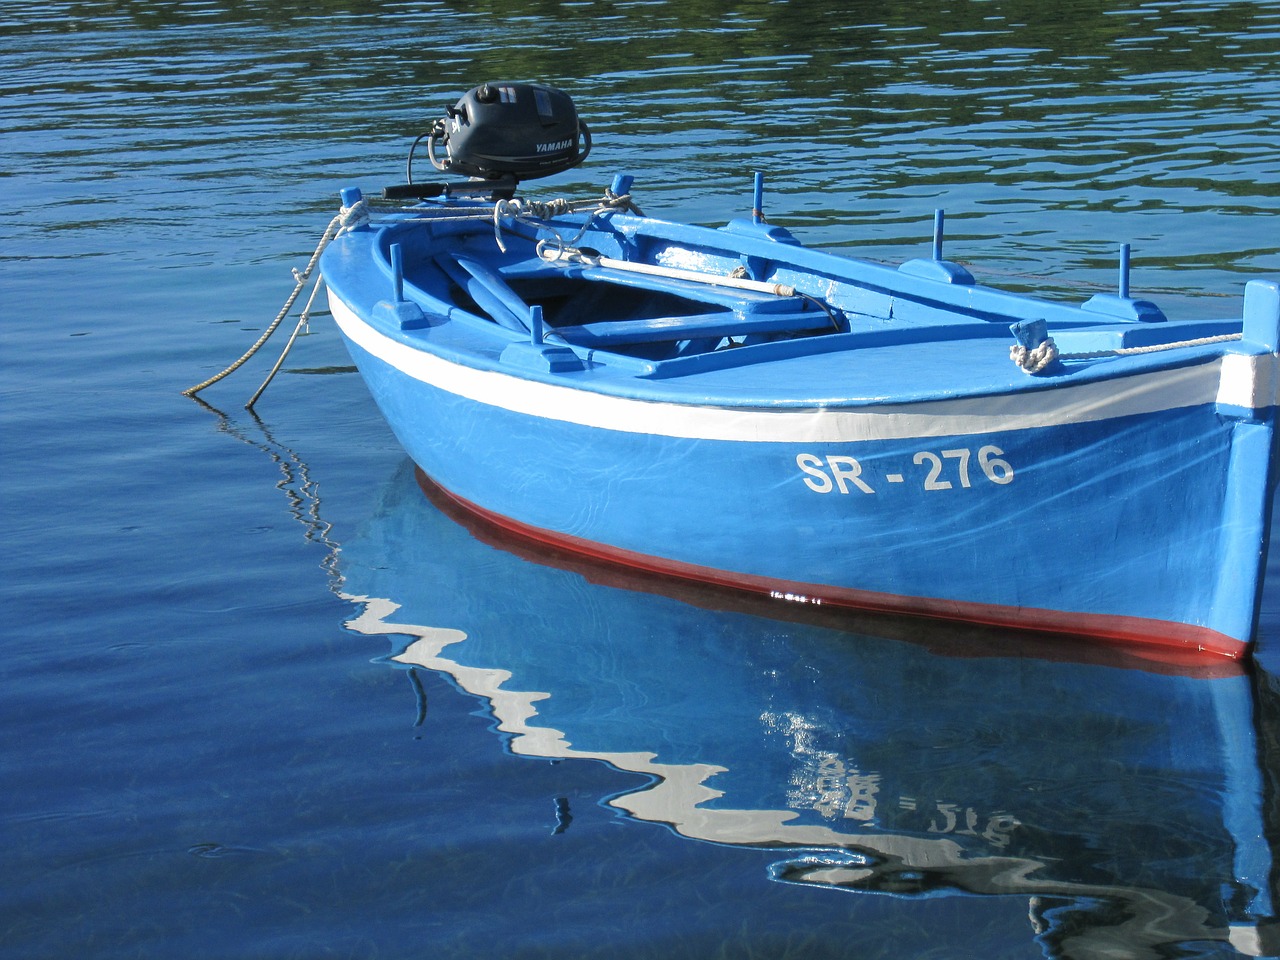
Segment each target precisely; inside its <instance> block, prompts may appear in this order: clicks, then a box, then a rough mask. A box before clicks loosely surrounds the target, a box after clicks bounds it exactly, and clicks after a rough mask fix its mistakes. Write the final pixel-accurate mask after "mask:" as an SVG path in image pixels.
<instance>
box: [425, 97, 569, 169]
mask: <svg viewBox="0 0 1280 960" xmlns="http://www.w3.org/2000/svg"><path fill="white" fill-rule="evenodd" d="M580 137H581V138H582V140H583V141H584V142H583V144H582V146H581V147H579V138H580ZM437 140H439V141H440V142H442V143H443V144H444V146H445V149H446V151H447V152H448V157H447V159H445V160H443V161H441V160H439V159H437V158H436V156H435V150H434V147H435V142H436V141H437ZM428 146H429V150H430V153H431V163H432V165H433V166H435V168H436V169H437V170H450V171H453V172H455V173H462V174H465V175H467V176H469V177H477V178H481V179H485V180H493V179H497V178H499V177H502V176H505V175H507V174H510V175H511V176H513V177H515V178H516V179H524V180H532V179H535V178H537V177H547V176H550V175H551V174H553V173H560V172H561V171H564V170H568V169H569V168H570V167H576V166H577V165H578V164H580V163H581V162H582V161H583V160H585V159H586V158H587V154H588V153H590V152H591V133H590V131H589V130H588V129H587V125H586V124H585V123H581V122H580V121H579V120H578V111H577V110H576V109H574V106H573V100H571V99H570V98H569V95H568V94H567V93H565V92H564V91H563V90H557V89H556V88H555V87H547V86H543V85H541V84H536V83H485V84H481V85H480V86H478V87H476V88H475V89H474V90H471V91H470V92H468V93H467V94H466V95H465V96H464V97H463V98H462V99H461V100H459V101H458V102H457V104H456V105H455V106H453V107H451V108H450V109H449V115H448V116H447V117H445V118H444V119H443V120H440V121H439V122H438V123H437V124H436V128H435V130H433V131H432V139H431V140H430V141H429V142H428Z"/></svg>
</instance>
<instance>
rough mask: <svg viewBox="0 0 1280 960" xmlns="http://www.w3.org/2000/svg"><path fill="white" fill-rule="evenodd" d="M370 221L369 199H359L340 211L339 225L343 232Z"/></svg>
mask: <svg viewBox="0 0 1280 960" xmlns="http://www.w3.org/2000/svg"><path fill="white" fill-rule="evenodd" d="M368 223H369V201H368V200H357V201H356V202H355V203H353V204H352V205H351V206H349V207H342V208H341V209H340V210H339V211H338V226H339V227H340V228H341V229H342V232H344V233H345V232H346V231H348V230H354V229H356V228H357V227H363V226H365V225H367V224H368Z"/></svg>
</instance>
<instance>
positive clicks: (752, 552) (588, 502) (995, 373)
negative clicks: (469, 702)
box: [323, 201, 1280, 655]
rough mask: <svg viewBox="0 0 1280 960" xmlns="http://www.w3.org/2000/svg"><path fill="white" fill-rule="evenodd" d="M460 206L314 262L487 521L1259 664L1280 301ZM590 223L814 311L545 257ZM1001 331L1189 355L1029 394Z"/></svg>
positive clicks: (416, 424) (399, 430) (790, 588)
mask: <svg viewBox="0 0 1280 960" xmlns="http://www.w3.org/2000/svg"><path fill="white" fill-rule="evenodd" d="M451 203H452V202H451V201H439V202H431V203H428V204H426V205H424V206H423V207H422V208H416V209H415V210H414V212H413V215H412V222H410V219H409V218H406V219H405V220H404V221H403V222H399V221H397V220H396V219H395V218H393V219H392V221H391V222H390V223H389V224H386V225H383V226H381V227H380V228H379V229H377V230H357V231H353V232H352V233H350V234H348V235H345V236H343V237H340V238H338V239H337V240H336V241H335V242H334V243H333V244H332V245H331V246H330V248H329V250H328V251H327V252H326V254H325V260H324V264H323V269H324V271H325V276H326V279H327V281H328V283H329V287H330V291H331V294H330V296H331V304H332V306H333V308H334V316H335V318H336V319H337V321H338V324H339V327H340V329H341V330H342V332H343V334H344V336H345V337H346V338H347V340H348V343H349V346H350V348H351V352H352V355H353V357H354V358H355V360H356V363H357V365H358V366H359V368H360V370H361V372H362V374H363V375H364V377H365V379H366V380H367V381H368V382H369V385H370V388H371V390H372V392H373V394H374V396H375V398H376V399H377V400H378V403H379V405H380V406H381V407H382V410H383V413H384V415H385V416H386V418H387V420H388V422H389V423H390V424H391V426H392V428H393V429H394V430H395V432H396V434H397V436H398V437H399V439H400V441H401V443H402V444H403V445H404V446H405V448H406V450H407V451H408V452H409V453H410V455H411V456H412V457H413V458H414V460H415V461H416V462H417V463H418V464H419V465H420V466H421V467H422V468H423V469H424V470H425V471H426V472H427V473H428V474H429V475H430V476H432V477H433V478H434V479H435V480H436V481H437V482H438V483H440V484H441V485H442V486H443V487H445V488H446V489H447V490H449V491H450V492H451V493H452V494H453V495H454V496H456V497H457V498H459V500H461V501H464V502H466V503H468V504H469V505H470V507H471V508H472V509H474V510H476V511H479V512H483V513H484V514H485V515H487V516H491V517H494V518H497V519H498V520H499V521H500V522H502V523H504V524H507V525H509V526H510V527H511V528H512V529H515V530H518V531H520V532H521V533H522V534H523V535H525V536H530V537H534V538H538V539H542V540H546V541H549V542H552V543H555V544H557V545H558V546H560V547H565V548H568V549H573V550H581V551H583V552H585V553H588V554H591V555H595V556H599V557H603V558H607V559H609V560H611V561H613V562H617V563H623V564H628V565H632V566H639V567H644V568H646V569H655V570H661V571H664V572H666V573H668V574H672V575H676V576H681V577H686V578H691V579H700V580H706V581H710V582H713V583H723V584H726V585H731V586H736V587H740V588H742V589H748V590H753V591H757V592H762V593H772V594H776V595H779V596H781V597H784V598H785V597H790V598H792V601H791V602H805V603H810V602H813V603H823V604H836V605H850V606H858V607H869V608H873V609H892V610H904V611H914V612H918V613H922V614H924V615H928V616H934V617H946V618H954V619H963V620H971V621H976V622H981V623H996V624H1009V625H1018V626H1023V627H1030V628H1034V629H1040V630H1045V631H1050V632H1059V633H1076V634H1079V633H1084V634H1090V635H1094V636H1099V637H1104V638H1110V639H1115V640H1122V641H1132V642H1140V643H1148V644H1157V645H1164V646H1169V647H1172V648H1177V649H1186V650H1193V651H1194V650H1197V649H1202V648H1203V649H1211V650H1214V651H1216V652H1218V653H1222V654H1227V655H1239V654H1241V653H1242V652H1243V651H1244V650H1245V649H1246V647H1247V644H1248V642H1249V641H1250V638H1251V636H1252V630H1253V624H1254V622H1255V619H1256V607H1257V599H1258V595H1259V594H1258V584H1259V576H1260V571H1261V563H1260V558H1261V557H1262V555H1263V550H1264V549H1265V546H1266V543H1265V540H1266V531H1267V526H1268V525H1267V522H1266V520H1267V518H1266V516H1265V511H1266V509H1267V504H1268V503H1269V502H1270V499H1269V496H1268V491H1269V490H1270V489H1271V488H1272V486H1273V484H1274V482H1275V471H1274V465H1273V462H1272V461H1273V448H1274V420H1275V406H1276V396H1275V394H1276V384H1277V383H1280V373H1278V372H1277V356H1276V354H1275V353H1274V350H1275V344H1276V342H1277V340H1278V339H1280V333H1278V329H1280V292H1278V291H1280V287H1277V285H1276V284H1274V283H1270V282H1264V281H1255V282H1253V283H1251V284H1250V285H1249V287H1248V290H1247V297H1246V306H1245V310H1244V312H1243V316H1236V317H1228V318H1224V319H1222V320H1217V321H1196V322H1191V323H1188V322H1181V321H1171V320H1167V319H1165V317H1164V315H1163V313H1159V317H1158V318H1155V316H1154V315H1153V314H1152V313H1151V312H1150V311H1146V310H1144V309H1142V308H1141V307H1140V306H1137V304H1140V303H1142V302H1139V301H1131V300H1128V299H1126V298H1123V297H1116V296H1112V297H1111V300H1110V301H1108V303H1107V304H1104V305H1102V306H1101V307H1100V306H1099V304H1100V301H1098V300H1097V298H1095V301H1094V302H1093V303H1091V304H1086V305H1084V306H1080V307H1077V306H1072V305H1069V304H1062V303H1054V302H1049V301H1043V300H1039V299H1036V298H1033V297H1027V296H1021V295H1015V294H1011V293H1008V292H1005V291H1001V290H998V289H995V288H992V287H988V286H984V285H982V284H979V283H977V282H975V281H974V280H973V276H972V274H970V273H969V272H968V271H967V270H964V268H956V269H951V266H950V265H949V264H948V262H947V261H942V260H930V261H918V262H917V263H918V264H920V265H922V266H918V267H917V266H910V265H908V267H907V268H906V269H895V268H894V267H892V266H885V265H881V264H874V263H868V262H863V261H857V260H848V259H844V258H838V257H834V256H831V255H828V254H823V253H820V252H817V251H813V250H808V249H805V248H804V247H802V246H800V245H799V244H797V243H796V242H795V238H793V237H791V236H790V234H785V231H784V232H783V233H779V232H778V231H779V229H780V228H773V227H767V226H766V225H763V224H752V223H749V222H746V221H734V222H733V223H732V224H730V225H729V226H728V227H727V228H725V229H719V230H716V229H710V228H705V227H694V226H689V225H683V224H678V223H668V222H664V221H657V220H652V219H648V218H644V217H639V216H634V215H630V214H622V213H616V212H611V213H609V214H608V215H605V216H600V217H595V218H591V219H589V220H587V219H584V218H583V216H582V215H572V216H568V215H566V216H564V217H559V218H556V219H555V220H554V221H552V222H549V223H548V224H547V225H546V227H545V229H539V228H537V227H535V226H533V225H530V224H527V223H523V222H521V223H519V224H517V223H515V222H512V223H510V224H508V226H509V227H510V229H509V230H507V231H506V232H505V234H504V237H505V245H506V247H507V249H506V251H505V252H504V251H501V250H499V248H498V246H497V244H496V242H495V241H494V236H493V224H492V221H491V219H488V218H487V215H485V216H486V219H480V218H479V217H477V219H475V220H457V219H445V218H444V214H446V213H447V212H449V211H451V210H452V209H453V207H451V206H450V204H451ZM470 207H472V208H475V209H476V210H477V212H478V213H479V212H480V211H482V210H484V209H485V208H483V207H479V208H476V207H475V205H474V204H473V205H470ZM437 217H438V219H437ZM575 235H577V236H579V239H578V241H577V242H578V243H579V244H580V245H581V246H582V247H584V248H590V249H592V250H595V251H597V252H598V253H599V254H600V255H602V256H604V257H609V258H615V259H626V260H631V261H635V262H641V263H645V264H649V265H655V266H659V267H663V268H671V269H673V270H680V271H693V272H695V273H699V274H704V275H707V276H709V277H713V276H718V277H728V276H730V275H741V273H743V272H746V273H747V274H749V275H751V276H753V277H755V278H757V279H760V280H764V281H767V282H768V283H770V284H782V285H787V286H790V287H794V288H795V289H796V291H797V293H798V296H796V297H790V296H785V297H779V296H774V295H772V294H768V293H760V292H755V291H746V290H737V289H732V288H729V287H725V286H721V285H719V284H715V283H711V282H706V283H704V282H700V281H691V280H689V279H687V278H684V277H680V278H673V277H654V276H648V275H641V274H635V273H631V272H628V271H621V270H616V269H611V268H608V267H602V266H592V265H588V264H581V263H574V264H568V265H566V264H563V263H558V264H550V263H546V262H543V261H541V260H540V259H539V258H538V257H537V256H536V255H535V251H534V247H535V244H536V243H537V242H538V241H539V240H542V239H551V240H555V239H556V238H564V237H573V236H575ZM392 243H398V244H400V245H401V249H402V256H403V262H404V267H403V274H404V281H403V287H404V289H403V296H404V298H405V302H406V303H410V304H414V305H416V306H417V307H418V308H420V309H421V311H422V314H423V317H424V318H429V321H430V322H424V323H422V324H420V325H418V326H416V327H413V328H411V329H402V325H401V324H400V323H398V322H396V318H395V316H391V315H388V311H387V310H386V309H384V308H379V307H378V304H379V302H380V301H381V300H382V298H384V297H385V296H386V290H387V280H386V278H387V277H388V276H390V275H392V274H393V273H394V271H393V269H392V266H391V263H390V253H389V250H390V245H391V244H392ZM961 271H963V272H961ZM459 290H461V291H465V294H466V296H465V298H464V299H459V298H458V297H457V296H456V291H459ZM1155 310H1156V311H1157V312H1158V308H1155ZM535 311H536V312H537V313H538V314H540V315H541V323H542V325H543V328H544V330H545V338H546V342H545V343H539V342H537V341H538V339H539V338H538V336H537V334H536V333H533V332H531V327H535V328H536V324H534V322H533V321H532V320H531V316H532V315H533V314H534V313H535ZM828 311H830V313H828ZM833 318H834V319H835V320H836V321H837V323H832V319H833ZM557 328H559V329H558V332H557ZM1011 328H1013V329H1016V330H1026V331H1032V332H1033V334H1034V335H1033V336H1032V335H1031V334H1029V336H1030V337H1031V339H1033V340H1035V341H1036V342H1039V340H1040V339H1042V338H1043V336H1045V335H1047V336H1050V337H1053V338H1054V339H1055V342H1059V344H1060V349H1061V350H1063V351H1064V353H1065V352H1067V351H1069V350H1070V349H1071V348H1078V347H1087V348H1089V349H1090V350H1102V351H1106V350H1110V349H1115V348H1116V347H1120V346H1124V347H1128V346H1132V345H1142V346H1162V345H1170V346H1171V348H1170V349H1165V350H1158V351H1155V352H1150V353H1139V354H1128V355H1115V354H1106V353H1104V354H1103V355H1102V356H1097V357H1082V358H1076V359H1073V358H1070V357H1069V356H1068V357H1067V358H1066V359H1065V361H1064V362H1060V363H1058V364H1055V365H1054V366H1053V367H1052V368H1051V370H1052V373H1051V375H1042V376H1034V377H1033V376H1028V375H1027V374H1025V373H1024V372H1023V371H1022V370H1021V369H1020V368H1018V367H1017V366H1016V365H1015V364H1014V363H1013V362H1012V361H1011V360H1010V359H1009V348H1010V347H1011V346H1012V345H1013V344H1014V343H1015V342H1016V341H1015V340H1014V338H1013V336H1012V335H1011V334H1010V329H1011ZM1242 331H1243V332H1244V339H1243V340H1239V339H1237V340H1234V341H1226V342H1202V343H1187V344H1185V345H1179V344H1183V343H1184V341H1199V340H1202V338H1206V337H1207V338H1214V337H1220V336H1221V335H1223V334H1240V333H1241V332H1242ZM1082 352H1085V351H1082ZM797 598H798V600H797Z"/></svg>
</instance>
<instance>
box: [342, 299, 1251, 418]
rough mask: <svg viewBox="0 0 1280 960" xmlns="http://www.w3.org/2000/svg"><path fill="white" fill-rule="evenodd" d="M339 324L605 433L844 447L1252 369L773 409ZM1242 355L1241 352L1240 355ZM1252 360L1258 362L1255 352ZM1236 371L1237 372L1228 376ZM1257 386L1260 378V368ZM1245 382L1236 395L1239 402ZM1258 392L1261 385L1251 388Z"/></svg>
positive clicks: (1100, 402)
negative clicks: (697, 398)
mask: <svg viewBox="0 0 1280 960" xmlns="http://www.w3.org/2000/svg"><path fill="white" fill-rule="evenodd" d="M330 307H331V309H332V311H333V316H334V320H335V321H336V322H337V323H338V326H339V327H340V328H341V329H342V331H343V333H344V334H345V335H346V336H347V337H348V338H349V339H350V340H351V341H352V342H353V343H355V344H356V345H357V346H359V347H360V348H362V349H363V350H365V351H367V352H368V353H369V354H371V355H373V356H374V357H376V358H378V359H379V360H381V361H383V362H384V363H387V364H389V365H391V366H393V367H395V368H396V369H397V370H400V371H401V372H403V373H405V374H406V375H407V376H410V377H412V378H414V379H416V380H420V381H422V382H423V383H427V384H430V385H432V386H434V387H437V388H438V389H441V390H444V391H446V392H447V393H451V394H454V395H456V396H459V397H464V398H466V399H468V400H472V401H475V402H476V403H483V404H487V405H490V406H495V407H499V408H501V409H505V410H510V411H512V412H514V413H520V414H525V415H527V416H533V417H541V418H545V419H549V420H558V421H562V422H565V423H574V424H579V425H581V426H586V427H593V428H598V429H601V430H617V431H621V432H626V433H640V434H651V435H656V436H666V437H679V438H684V439H696V440H730V441H740V442H746V443H758V442H763V443H841V442H855V441H865V440H900V439H909V438H914V437H947V436H960V435H966V434H989V433H996V432H1000V431H1008V430H1031V429H1036V428H1042V427H1056V426H1063V425H1066V424H1072V423H1085V422H1095V421H1100V420H1109V419H1112V418H1115V417H1124V416H1134V415H1140V414H1150V413H1156V412H1159V411H1162V410H1174V409H1179V408H1183V407H1192V406H1200V405H1204V404H1213V403H1215V402H1218V401H1220V400H1221V399H1222V395H1223V391H1224V390H1226V389H1227V388H1226V387H1225V383H1226V382H1227V381H1228V380H1231V381H1234V380H1235V377H1236V376H1238V375H1239V374H1241V373H1245V372H1246V371H1243V370H1241V369H1239V366H1236V367H1233V368H1229V369H1228V370H1224V369H1223V360H1222V359H1221V358H1214V359H1212V360H1208V361H1205V362H1203V363H1199V364H1195V365H1192V366H1187V367H1181V368H1176V369H1172V370H1161V371H1156V372H1152V373H1145V374H1137V375H1134V376H1129V377H1124V378H1121V379H1115V380H1106V381H1102V382H1094V383H1084V384H1080V385H1079V386H1065V387H1058V388H1055V389H1048V390H1037V391H1020V392H1017V393H1010V394H1001V395H996V396H988V397H963V398H958V399H955V400H935V401H923V402H917V403H898V404H884V405H882V406H875V407H867V408H864V409H834V408H823V407H811V408H807V409H783V408H780V409H764V408H760V407H754V408H753V407H727V406H708V405H696V404H685V403H673V402H669V401H649V400H637V399H631V398H626V397H616V396H610V395H608V394H602V393H594V392H589V391H584V390H579V389H575V388H573V387H567V386H560V385H557V384H548V383H539V382H536V381H533V380H528V379H525V378H524V377H521V376H515V375H511V374H505V373H500V372H497V371H491V370H479V369H475V368H472V367H468V366H464V365H462V364H458V363H453V362H451V361H448V360H444V359H442V358H440V357H438V356H435V355H434V354H431V353H429V352H426V351H424V350H418V349H415V348H413V347H410V346H408V345H406V344H403V343H400V342H398V341H396V340H394V339H392V338H391V337H388V336H386V335H384V334H382V333H379V332H378V331H377V330H375V329H374V328H372V327H370V326H369V325H368V324H366V323H365V322H364V321H362V320H361V319H360V318H359V317H358V316H357V315H356V314H355V313H354V312H353V311H352V310H351V309H350V308H349V307H348V306H347V305H346V304H345V303H343V302H342V301H341V300H339V299H337V298H336V297H334V296H330ZM1231 359H1234V358H1231ZM1246 359H1248V358H1246ZM1227 373H1232V374H1233V376H1232V377H1230V378H1228V377H1226V376H1225V374H1227ZM1247 373H1248V374H1249V377H1248V380H1249V382H1250V383H1254V382H1256V380H1257V379H1258V378H1257V377H1256V371H1255V369H1254V368H1253V367H1252V366H1251V367H1249V369H1248V371H1247ZM1238 392H1239V388H1236V389H1233V390H1231V391H1230V395H1231V398H1232V399H1235V395H1236V394H1237V393H1238ZM1245 392H1246V393H1248V394H1249V396H1250V397H1252V395H1253V394H1254V393H1256V389H1250V390H1246V391H1245Z"/></svg>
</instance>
